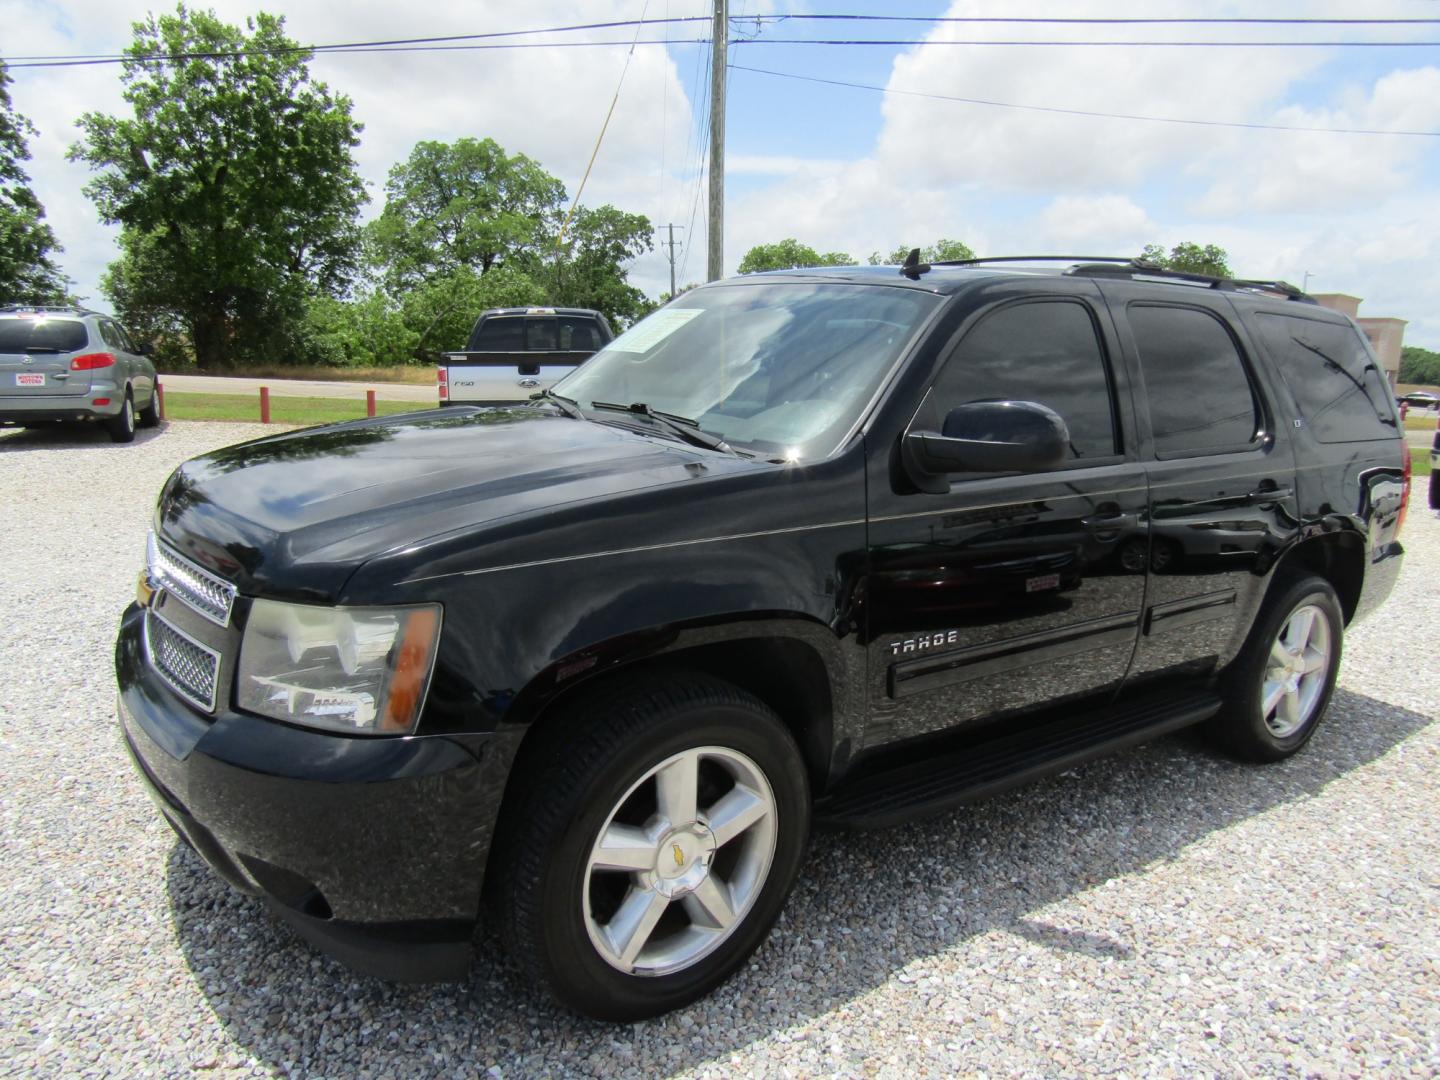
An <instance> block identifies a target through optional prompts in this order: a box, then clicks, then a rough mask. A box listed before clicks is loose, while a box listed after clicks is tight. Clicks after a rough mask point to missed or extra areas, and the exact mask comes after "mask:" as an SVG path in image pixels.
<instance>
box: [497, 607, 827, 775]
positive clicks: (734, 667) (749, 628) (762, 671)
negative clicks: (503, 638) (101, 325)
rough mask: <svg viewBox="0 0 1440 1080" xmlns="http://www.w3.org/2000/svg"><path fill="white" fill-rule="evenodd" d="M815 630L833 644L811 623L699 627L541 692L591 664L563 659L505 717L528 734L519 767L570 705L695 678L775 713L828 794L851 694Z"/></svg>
mask: <svg viewBox="0 0 1440 1080" xmlns="http://www.w3.org/2000/svg"><path fill="white" fill-rule="evenodd" d="M817 631H818V632H819V633H820V634H823V635H825V636H827V637H829V638H830V644H832V645H833V644H834V638H833V635H830V634H829V631H828V630H826V628H824V627H822V626H819V625H818V624H815V623H812V622H810V621H809V620H804V621H801V620H784V621H783V622H780V623H766V624H751V625H746V624H740V625H738V626H729V627H713V626H712V627H705V628H697V629H694V630H691V631H686V632H680V633H677V634H675V635H673V639H672V640H671V641H670V643H669V644H668V645H666V646H662V647H660V648H656V649H653V651H648V652H645V653H643V654H635V653H632V654H631V655H628V656H622V657H619V658H614V659H612V660H611V661H610V662H609V663H607V664H604V665H595V667H594V669H593V673H590V674H589V676H588V677H584V678H577V679H575V680H574V681H573V682H571V683H568V684H567V685H564V686H563V687H561V688H559V689H555V690H549V691H547V690H545V689H542V687H544V686H546V684H550V685H553V684H554V682H553V681H554V679H555V676H556V674H561V675H563V674H564V673H565V672H566V671H568V670H571V669H573V668H574V667H576V666H578V665H581V664H585V663H587V660H586V659H585V658H578V659H577V658H574V657H571V658H566V659H565V660H561V661H559V662H557V663H556V664H554V665H551V667H550V668H549V669H547V671H546V672H542V673H541V674H540V675H539V676H537V677H536V678H535V680H533V681H532V684H531V686H529V687H527V688H526V690H525V692H523V693H522V694H521V695H519V696H517V698H516V702H515V706H516V707H515V708H514V710H513V711H512V713H511V715H510V716H509V717H507V720H508V721H509V722H510V723H520V724H523V726H524V728H525V731H524V734H523V736H522V738H521V741H520V746H519V749H518V751H517V765H518V764H519V763H520V761H521V760H522V759H523V758H524V757H525V756H526V754H527V745H528V746H534V745H538V744H540V743H542V742H544V741H545V740H546V733H547V732H548V731H549V729H551V728H552V727H553V726H554V725H556V724H559V723H566V722H571V719H570V718H571V717H572V716H573V713H574V709H573V708H572V706H575V705H576V704H577V703H579V702H581V701H583V700H584V699H585V698H586V697H590V696H593V695H595V694H596V693H597V692H600V691H603V690H604V689H605V688H607V687H608V686H609V685H610V684H612V683H614V682H616V681H619V680H625V679H635V678H642V677H644V676H646V675H647V674H649V673H653V674H654V676H655V677H657V678H661V677H665V676H666V675H679V674H681V673H684V672H687V671H689V672H700V673H703V674H706V675H709V676H711V677H713V678H716V679H721V680H723V681H725V682H728V683H731V684H733V685H734V686H737V687H739V688H740V689H741V690H744V691H746V692H747V693H749V694H752V695H753V696H755V697H756V698H758V699H760V700H761V701H762V702H764V703H765V704H766V705H767V706H769V707H770V708H771V709H772V710H774V712H775V714H776V715H777V716H778V717H779V718H780V720H781V722H782V723H784V724H785V726H786V728H787V729H788V730H789V731H790V733H791V734H792V735H793V736H794V737H795V742H796V744H797V745H798V746H799V747H800V752H801V755H802V756H803V758H804V760H805V767H806V772H807V773H808V774H809V776H810V781H811V785H812V787H813V788H814V789H815V790H823V789H824V788H825V786H826V784H827V781H828V778H829V776H830V770H831V759H832V751H833V747H834V743H835V729H836V715H835V713H836V703H837V700H840V699H841V695H843V694H844V692H845V691H844V688H843V686H837V685H835V683H836V681H837V679H838V678H841V677H843V676H841V674H840V673H839V672H838V671H835V670H833V669H832V664H833V663H834V662H835V658H834V657H833V656H832V657H830V658H828V662H827V657H826V656H825V655H824V652H823V651H822V650H824V649H825V644H824V638H823V637H820V638H819V640H816V638H817V634H816V632H817ZM667 636H669V635H667ZM589 651H591V650H587V652H589ZM825 651H828V650H825ZM514 771H515V770H512V774H513V772H514Z"/></svg>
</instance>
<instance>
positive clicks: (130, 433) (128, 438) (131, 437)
mask: <svg viewBox="0 0 1440 1080" xmlns="http://www.w3.org/2000/svg"><path fill="white" fill-rule="evenodd" d="M105 428H106V430H108V431H109V432H110V438H111V439H113V440H114V441H115V442H117V443H128V442H134V441H135V399H134V398H133V397H131V396H130V391H129V390H126V391H125V403H124V404H123V405H121V406H120V411H119V412H118V413H116V414H115V415H114V416H113V417H111V418H110V419H109V420H106V421H105Z"/></svg>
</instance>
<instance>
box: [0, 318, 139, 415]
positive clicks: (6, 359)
mask: <svg viewBox="0 0 1440 1080" xmlns="http://www.w3.org/2000/svg"><path fill="white" fill-rule="evenodd" d="M149 352H150V346H149V345H148V344H146V345H137V344H136V343H135V342H134V341H133V340H132V339H131V337H130V335H129V334H128V333H127V332H126V331H125V328H124V327H123V326H121V325H120V324H119V323H118V322H116V321H115V320H114V319H112V318H111V317H110V316H108V315H102V314H101V313H100V312H98V311H89V310H87V309H85V308H77V307H24V306H9V307H0V427H40V426H42V425H46V424H54V423H67V422H70V423H73V422H77V421H78V422H96V421H98V422H100V423H103V424H104V425H105V427H106V429H107V430H108V431H109V432H110V437H111V438H112V439H114V440H115V441H116V442H122V443H123V442H130V441H131V440H132V439H134V438H135V427H136V425H137V424H138V425H139V426H141V427H155V426H157V425H158V424H159V423H160V403H159V401H158V400H157V395H156V392H155V388H156V378H155V365H154V364H153V363H151V362H150V359H149V355H148V354H149Z"/></svg>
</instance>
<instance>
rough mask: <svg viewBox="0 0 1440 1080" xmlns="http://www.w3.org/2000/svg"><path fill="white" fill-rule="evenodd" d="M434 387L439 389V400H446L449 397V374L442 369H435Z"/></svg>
mask: <svg viewBox="0 0 1440 1080" xmlns="http://www.w3.org/2000/svg"><path fill="white" fill-rule="evenodd" d="M435 385H436V386H438V387H439V388H440V400H441V401H446V400H448V399H449V397H450V372H448V371H446V370H445V369H444V368H443V367H437V368H436V369H435Z"/></svg>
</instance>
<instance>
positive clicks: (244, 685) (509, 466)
mask: <svg viewBox="0 0 1440 1080" xmlns="http://www.w3.org/2000/svg"><path fill="white" fill-rule="evenodd" d="M1408 489H1409V463H1408V457H1407V452H1406V449H1405V443H1404V439H1403V438H1402V437H1401V434H1400V430H1399V426H1398V418H1397V416H1396V412H1395V406H1394V402H1393V399H1392V397H1391V394H1390V392H1389V389H1388V387H1387V385H1386V383H1385V381H1384V377H1383V375H1382V373H1381V371H1380V369H1379V367H1378V365H1377V363H1376V361H1375V358H1374V356H1373V355H1372V353H1371V351H1370V349H1369V347H1368V345H1367V344H1366V341H1365V339H1364V337H1363V335H1361V334H1360V333H1359V332H1357V329H1356V327H1355V325H1354V324H1353V323H1352V322H1351V321H1350V320H1349V319H1347V318H1346V317H1345V316H1343V315H1340V314H1337V313H1335V312H1332V311H1328V310H1326V309H1324V308H1321V307H1319V306H1317V305H1316V304H1314V303H1313V302H1311V301H1310V300H1309V299H1308V298H1307V297H1306V296H1304V295H1303V294H1301V293H1300V292H1298V291H1297V290H1295V289H1294V288H1292V287H1289V286H1285V285H1284V284H1283V283H1261V282H1242V281H1229V280H1217V279H1211V278H1205V277H1200V276H1196V275H1181V274H1175V273H1170V272H1165V271H1161V270H1160V269H1159V268H1156V267H1153V266H1149V265H1147V264H1144V263H1139V262H1131V261H1126V260H1110V261H1105V260H1085V261H1078V262H1077V261H1073V260H1071V261H1065V260H1054V261H1044V260H1030V261H1027V262H1010V261H1006V260H988V261H974V262H969V263H963V264H948V265H939V264H937V265H934V266H929V265H924V264H920V263H919V262H918V255H912V257H911V259H910V260H909V262H907V264H906V265H905V267H903V268H901V269H899V270H898V271H897V269H896V268H895V267H889V268H884V267H862V268H844V269H826V270H816V271H799V272H784V273H776V274H758V275H753V276H747V277H745V278H743V279H740V280H730V281H721V282H717V283H715V284H712V285H707V286H704V287H701V288H698V289H695V290H693V291H691V292H688V293H686V294H685V295H684V296H682V297H680V298H679V299H677V300H675V301H674V302H673V303H671V304H670V305H668V306H666V307H664V308H662V309H660V310H659V311H657V312H655V313H654V314H653V315H651V316H650V317H649V318H647V319H645V320H643V321H642V322H640V323H639V324H637V325H636V326H634V327H632V328H631V329H630V330H628V331H626V332H625V333H623V334H621V335H620V336H619V337H618V338H616V339H615V340H614V341H612V342H610V343H609V344H608V345H607V346H606V347H605V348H604V349H602V350H601V351H600V352H598V353H597V354H596V355H595V356H594V357H593V358H592V359H590V360H589V361H587V362H586V363H585V364H583V365H582V366H581V367H579V368H578V369H576V370H575V371H574V372H573V373H572V374H570V375H569V376H567V377H566V378H565V379H564V380H562V381H561V382H560V383H559V384H557V385H556V386H555V387H554V388H553V389H551V390H549V391H547V392H545V393H544V394H542V395H540V396H538V397H537V398H536V399H535V400H533V401H530V402H526V403H524V404H519V405H516V406H514V407H501V408H488V409H485V408H474V407H464V408H451V409H447V410H443V411H431V412H420V413H413V414H407V415H401V416H392V417H387V418H383V419H373V420H363V421H357V422H354V423H347V424H340V425H337V426H333V427H326V428H319V429H315V430H310V431H298V432H294V433H291V434H283V435H278V436H273V437H270V438H266V439H261V440H259V441H257V442H251V443H247V444H244V445H240V446H234V447H230V448H228V449H224V450H220V451H217V452H215V453H212V454H208V455H206V456H204V457H200V458H197V459H195V460H193V461H190V462H188V463H186V464H185V465H183V466H181V467H180V468H179V469H178V470H177V471H176V472H175V473H174V475H173V476H172V477H171V478H170V479H169V481H168V482H167V483H166V485H165V488H164V491H163V492H162V494H161V496H160V500H159V503H158V505H157V507H156V511H155V517H154V529H153V534H152V537H151V540H150V547H149V557H148V565H147V568H146V570H145V572H144V574H142V576H141V580H140V583H139V588H138V597H137V602H136V603H135V604H134V605H132V606H131V607H130V608H128V609H127V610H126V612H125V614H124V618H123V622H122V626H121V630H120V636H119V641H118V644H117V648H116V667H117V672H118V678H119V706H118V707H119V716H120V723H121V726H122V729H123V732H124V739H125V743H126V745H127V746H128V748H129V751H130V753H131V755H132V756H133V758H134V761H135V764H136V766H137V768H138V770H139V773H140V775H141V776H142V777H143V778H144V782H145V784H146V786H147V788H148V789H149V792H150V794H151V795H152V796H153V798H154V800H155V802H156V803H157V804H158V806H159V809H160V811H161V812H162V813H163V814H164V816H165V818H166V819H167V820H168V821H169V822H170V824H171V825H172V826H174V828H175V830H176V831H177V832H178V833H179V834H180V835H181V836H182V837H183V838H184V839H185V840H186V841H188V842H189V843H190V844H191V845H193V847H194V848H195V850H196V851H197V852H199V854H200V855H202V856H203V857H204V858H205V859H206V860H207V861H208V862H209V863H210V864H211V866H212V867H213V868H214V869H215V871H216V872H217V873H218V874H220V875H221V876H222V877H223V878H225V880H227V881H228V882H230V883H231V884H232V885H233V886H235V887H236V888H237V889H240V890H243V891H244V892H247V893H251V894H254V895H257V896H261V897H264V898H265V899H266V900H267V901H269V903H270V904H271V905H272V906H273V908H274V910H275V911H276V912H278V913H279V914H280V915H281V916H283V917H284V918H286V919H287V920H288V921H290V922H291V923H292V924H294V925H295V926H296V927H298V928H299V930H300V931H301V932H302V933H303V934H304V935H305V936H306V937H307V938H309V939H310V940H312V941H314V942H315V943H317V944H319V945H320V946H322V947H323V948H325V949H326V950H328V951H329V952H331V953H332V954H334V955H336V956H339V957H340V958H342V959H343V960H345V961H347V962H348V963H350V964H352V965H353V966H354V967H356V968H358V969H360V970H363V971H368V972H372V973H376V974H381V975H384V976H387V977H392V978H460V977H464V975H465V973H466V971H467V967H468V965H469V963H470V959H471V942H472V938H473V936H474V935H475V932H476V928H477V925H479V924H480V923H481V922H482V921H483V922H484V924H485V925H488V926H493V927H496V928H497V930H498V936H499V937H500V938H501V940H502V941H503V942H504V943H505V945H506V946H507V947H508V949H509V950H510V952H511V953H512V954H513V956H514V957H515V960H516V962H517V964H518V965H519V967H520V968H521V969H522V970H524V971H526V972H527V973H528V974H529V975H530V976H532V977H533V978H534V979H535V980H536V981H537V982H538V983H539V984H540V985H542V986H543V987H545V988H547V989H548V990H549V991H550V992H551V993H552V994H553V995H554V996H555V997H557V998H558V999H559V1000H560V1001H561V1002H563V1003H565V1004H566V1005H568V1006H570V1007H572V1008H574V1009H577V1010H580V1011H582V1012H585V1013H588V1014H590V1015H592V1016H597V1017H602V1018H609V1019H621V1020H630V1019H636V1018H640V1017H646V1016H652V1015H655V1014H657V1013H660V1012H663V1011H665V1010H667V1009H671V1008H674V1007H676V1006H679V1005H681V1004H684V1003H686V1002H688V1001H691V1000H693V999H695V998H697V997H699V996H701V995H703V994H704V993H706V992H707V991H709V990H710V989H712V988H713V987H715V986H716V985H717V984H718V983H719V982H721V981H722V980H723V979H725V978H726V977H727V976H728V975H730V974H731V973H732V972H734V971H735V970H736V969H737V968H738V967H739V966H740V965H742V964H743V963H744V962H745V960H746V958H747V956H748V955H749V954H750V953H751V952H752V951H753V950H754V949H755V948H756V947H757V945H759V943H760V942H761V941H762V940H763V939H764V938H765V936H766V934H767V933H768V932H769V930H770V928H771V926H772V924H773V923H774V922H775V920H776V918H777V916H778V915H779V913H780V910H781V907H782V906H783V905H784V903H785V900H786V895H787V894H788V893H789V891H790V889H791V886H792V884H793V882H794V881H795V877H796V874H797V872H798V870H799V869H800V866H801V864H802V861H803V858H804V852H805V850H806V840H807V836H808V835H809V833H810V830H811V828H812V827H815V826H821V825H826V826H839V827H852V828H865V827H873V826H886V825H890V824H892V823H895V822H899V821H903V820H905V819H908V818H912V817H915V816H917V815H923V814H932V813H936V812H940V811H946V810H949V809H951V808H953V807H955V806H957V805H959V804H961V803H964V802H965V801H967V800H972V799H975V798H977V797H981V796H985V795H988V794H990V793H993V792H996V791H999V790H1000V789H1002V788H1005V787H1008V786H1010V785H1014V784H1017V783H1020V782H1022V781H1026V780H1029V779H1031V778H1033V777H1037V776H1040V775H1042V774H1045V773H1049V772H1053V771H1055V770H1057V769H1063V768H1066V767H1069V766H1071V765H1073V764H1075V763H1076V762H1079V761H1081V760H1084V759H1087V758H1090V757H1092V756H1095V755H1098V754H1101V753H1104V752H1106V751H1110V750H1114V749H1116V748H1119V747H1124V746H1128V745H1132V744H1134V743H1137V742H1140V741H1142V740H1145V739H1149V738H1152V737H1155V736H1158V735H1161V734H1164V733H1166V732H1172V731H1175V730H1176V729H1179V728H1182V727H1185V726H1186V725H1192V724H1203V725H1205V726H1206V727H1207V728H1208V729H1209V731H1210V732H1212V733H1213V736H1214V738H1215V739H1216V740H1217V741H1218V742H1219V743H1220V744H1221V745H1222V746H1223V747H1224V748H1226V749H1227V750H1228V751H1229V752H1231V753H1233V754H1234V755H1236V756H1238V757H1240V758H1242V759H1246V760H1251V761H1275V760H1278V759H1281V758H1284V757H1286V756H1288V755H1290V754H1293V753H1295V752H1296V751H1297V750H1299V749H1300V748H1301V747H1302V746H1303V745H1304V744H1305V743H1306V741H1307V740H1308V739H1309V738H1310V737H1311V736H1312V734H1313V733H1314V732H1315V729H1316V726H1317V725H1318V724H1319V722H1320V720H1321V717H1322V716H1323V714H1324V712H1325V709H1326V706H1327V704H1328V703H1329V700H1330V697H1331V693H1332V690H1333V688H1334V685H1335V678H1336V672H1337V669H1338V666H1339V663H1340V655H1341V642H1342V638H1343V635H1344V633H1345V630H1346V628H1347V627H1348V626H1349V625H1350V624H1351V623H1352V622H1354V621H1355V620H1357V619H1360V618H1363V617H1364V616H1366V615H1367V614H1369V613H1370V612H1372V611H1374V610H1375V608H1376V607H1377V606H1378V605H1379V604H1380V603H1381V602H1382V601H1383V600H1384V599H1385V597H1386V595H1387V594H1388V593H1389V592H1390V590H1391V586H1392V584H1393V583H1394V581H1395V578H1396V574H1397V572H1398V570H1399V568H1400V564H1401V555H1402V549H1401V546H1400V544H1399V542H1398V540H1397V536H1398V533H1399V530H1400V526H1401V523H1402V520H1403V517H1404V514H1405V506H1406V501H1407V496H1408Z"/></svg>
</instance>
